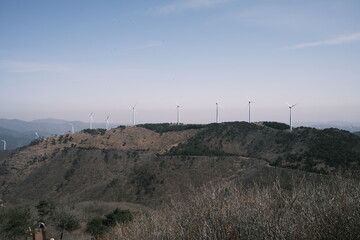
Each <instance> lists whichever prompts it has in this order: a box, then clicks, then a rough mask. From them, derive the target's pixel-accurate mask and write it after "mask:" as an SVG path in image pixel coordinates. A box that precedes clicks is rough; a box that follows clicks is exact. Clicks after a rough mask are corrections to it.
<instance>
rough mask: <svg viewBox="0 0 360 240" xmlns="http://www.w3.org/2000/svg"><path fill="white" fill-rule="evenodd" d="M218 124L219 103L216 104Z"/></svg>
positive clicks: (217, 120) (217, 121)
mask: <svg viewBox="0 0 360 240" xmlns="http://www.w3.org/2000/svg"><path fill="white" fill-rule="evenodd" d="M216 123H219V103H216Z"/></svg>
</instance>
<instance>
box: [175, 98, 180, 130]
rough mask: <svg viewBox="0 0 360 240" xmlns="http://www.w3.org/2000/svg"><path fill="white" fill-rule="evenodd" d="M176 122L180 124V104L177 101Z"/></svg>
mask: <svg viewBox="0 0 360 240" xmlns="http://www.w3.org/2000/svg"><path fill="white" fill-rule="evenodd" d="M176 124H177V125H179V124H180V105H179V103H178V102H176Z"/></svg>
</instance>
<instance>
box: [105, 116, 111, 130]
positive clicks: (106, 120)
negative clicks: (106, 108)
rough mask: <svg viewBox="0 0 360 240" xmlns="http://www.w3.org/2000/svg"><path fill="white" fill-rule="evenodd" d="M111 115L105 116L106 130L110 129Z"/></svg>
mask: <svg viewBox="0 0 360 240" xmlns="http://www.w3.org/2000/svg"><path fill="white" fill-rule="evenodd" d="M109 117H110V115H108V116H107V117H106V118H105V124H106V130H109V126H110V123H109Z"/></svg>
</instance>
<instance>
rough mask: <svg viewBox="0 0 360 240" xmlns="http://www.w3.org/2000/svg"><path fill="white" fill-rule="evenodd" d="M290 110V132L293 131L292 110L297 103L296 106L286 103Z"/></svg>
mask: <svg viewBox="0 0 360 240" xmlns="http://www.w3.org/2000/svg"><path fill="white" fill-rule="evenodd" d="M286 104H287V105H288V107H289V109H290V132H291V131H292V122H291V110H292V108H293V107H295V106H296V105H297V103H295V104H294V105H290V104H289V103H286Z"/></svg>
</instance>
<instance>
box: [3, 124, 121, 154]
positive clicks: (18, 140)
mask: <svg viewBox="0 0 360 240" xmlns="http://www.w3.org/2000/svg"><path fill="white" fill-rule="evenodd" d="M70 124H73V125H74V129H75V132H79V131H81V130H83V129H86V128H89V123H85V122H80V121H65V120H60V119H52V118H47V119H39V120H34V121H30V122H27V121H22V120H18V119H0V140H5V141H6V143H7V149H8V150H12V149H16V148H18V147H22V146H25V145H28V144H29V143H30V142H31V141H33V140H35V139H36V138H37V135H36V133H37V134H38V135H39V136H40V137H50V136H55V135H62V134H66V133H70V132H71V125H70ZM114 126H115V125H111V126H110V127H114ZM93 127H94V128H105V124H104V123H102V124H101V123H93ZM0 149H1V150H2V149H3V145H2V143H1V144H0Z"/></svg>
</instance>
